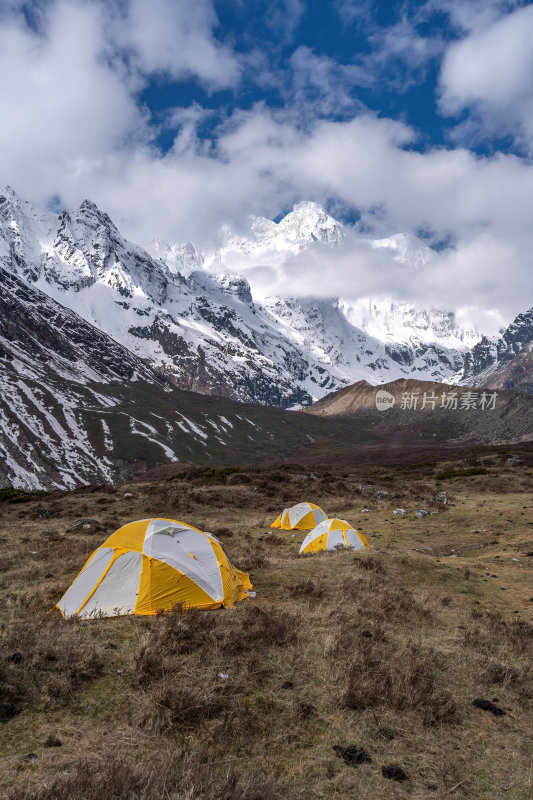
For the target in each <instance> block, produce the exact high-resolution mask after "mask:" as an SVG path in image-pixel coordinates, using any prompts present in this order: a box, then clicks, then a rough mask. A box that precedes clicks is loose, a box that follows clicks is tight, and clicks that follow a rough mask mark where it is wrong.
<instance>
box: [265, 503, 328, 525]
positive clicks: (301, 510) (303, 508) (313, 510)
mask: <svg viewBox="0 0 533 800" xmlns="http://www.w3.org/2000/svg"><path fill="white" fill-rule="evenodd" d="M327 517H328V515H327V514H325V513H324V511H322V509H321V508H320V507H319V506H316V505H315V504H314V503H298V504H297V505H295V506H292V508H284V509H283V511H282V512H281V514H280V515H279V517H278V518H277V519H275V520H274V522H273V523H272V525H271V526H270V527H271V528H281V529H282V530H284V531H309V530H311V528H314V527H315V525H318V523H319V522H322V521H323V520H325V519H327Z"/></svg>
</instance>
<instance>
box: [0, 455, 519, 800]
mask: <svg viewBox="0 0 533 800" xmlns="http://www.w3.org/2000/svg"><path fill="white" fill-rule="evenodd" d="M511 454H518V455H519V457H520V458H521V461H520V463H518V464H508V463H507V458H508V457H509V455H511ZM417 458H418V463H415V464H413V463H411V464H409V463H408V461H407V462H406V461H405V460H404V462H403V463H402V464H399V463H397V462H395V457H394V456H392V457H390V458H385V457H380V460H379V462H378V461H376V460H370V459H367V461H366V462H365V463H364V464H360V465H359V466H358V467H357V468H351V469H346V470H345V474H338V473H336V472H335V470H334V469H333V468H331V467H330V471H329V472H328V471H327V470H326V469H325V468H319V467H316V468H315V471H316V472H317V473H318V475H319V480H313V479H309V478H307V479H306V478H305V475H306V473H305V472H301V471H298V470H297V471H293V472H291V471H290V470H286V469H281V470H273V469H269V470H264V471H257V472H252V471H248V475H249V478H250V482H239V481H246V479H245V478H242V477H241V476H239V475H237V476H235V475H232V476H230V477H223V476H222V475H218V476H217V475H215V476H213V477H211V478H205V477H204V478H201V477H196V478H195V477H194V476H193V474H192V473H191V479H174V480H171V481H166V482H164V483H153V484H135V485H133V486H131V487H124V488H123V489H120V490H117V491H114V490H109V491H107V492H103V491H101V490H99V491H95V492H91V491H89V490H87V489H86V490H78V491H76V492H71V493H63V494H55V495H50V496H48V497H45V498H36V499H35V500H34V501H30V502H27V503H24V504H17V505H13V504H8V503H4V504H1V505H0V514H1V520H2V530H1V537H2V549H3V564H2V569H3V572H2V573H1V575H0V603H1V605H2V606H3V607H4V608H5V609H6V613H5V614H4V615H3V617H2V621H1V623H0V624H1V634H2V658H1V660H0V681H1V683H0V686H1V687H2V694H0V699H1V703H0V708H3V709H4V713H5V715H6V716H10V717H11V718H10V719H9V720H8V721H5V722H3V723H1V726H2V727H1V740H2V759H1V762H0V785H1V786H2V787H3V791H4V793H7V796H8V797H9V798H10V800H11V799H13V800H14V798H17V800H20V799H21V798H22V800H24V799H25V798H29V797H33V798H34V800H52V799H53V800H67V798H68V799H69V800H70V798H74V797H84V798H89V800H104V798H105V800H114V799H115V798H116V800H119V799H120V800H126V798H127V800H133V799H134V798H143V799H145V800H148V799H149V800H155V798H159V797H170V798H175V799H177V798H182V797H187V798H205V799H206V800H207V799H208V798H211V800H215V799H216V800H221V798H228V800H229V798H232V799H233V798H240V799H241V800H260V799H261V798H263V800H271V799H272V798H277V797H280V796H281V797H284V798H296V797H308V798H317V799H318V798H326V797H327V798H330V797H331V798H334V797H339V798H340V797H358V798H367V799H370V798H372V799H374V798H375V800H378V798H379V800H388V799H389V798H391V799H392V798H404V797H411V798H420V800H422V798H424V800H425V799H426V798H428V797H434V798H442V799H444V798H448V797H454V798H491V799H492V798H494V800H496V798H500V797H502V796H505V797H506V798H509V800H526V798H528V799H529V798H530V797H531V795H532V792H533V784H532V770H531V767H532V744H531V742H532V733H533V726H532V719H533V715H532V705H533V686H532V676H531V672H530V664H531V655H532V654H533V627H532V626H531V621H532V616H533V614H532V612H533V603H532V602H531V601H530V598H531V596H532V595H533V590H532V585H531V566H530V565H531V558H528V557H525V556H524V555H523V554H524V552H530V551H533V522H532V520H533V513H532V511H533V501H532V499H531V485H532V476H533V454H532V450H531V447H529V449H528V447H527V446H522V447H521V448H520V452H517V449H516V448H515V449H514V450H512V451H511V450H508V451H506V450H505V449H501V448H500V449H491V450H482V449H478V450H477V451H475V452H473V453H468V454H466V455H463V456H457V455H455V456H452V455H450V456H449V457H448V460H447V461H442V460H438V459H435V457H432V460H430V459H429V458H428V457H427V456H426V458H421V457H419V456H417ZM472 467H476V468H481V469H486V470H487V473H486V474H479V475H472V476H466V477H456V478H448V479H446V480H436V477H435V476H436V475H437V474H439V473H442V472H444V471H446V470H450V469H464V468H472ZM360 486H362V487H363V489H364V494H361V493H360V490H359V487H360ZM128 489H130V490H131V491H132V492H133V494H134V498H133V500H131V499H127V500H126V499H124V497H123V495H124V492H125V491H126V490H128ZM439 489H446V490H447V491H448V493H449V499H450V501H451V505H450V506H449V507H448V508H447V509H446V510H443V509H440V510H439V513H438V514H434V515H431V516H428V517H425V518H423V519H420V520H418V519H416V518H415V517H414V511H415V510H416V509H418V508H420V507H427V508H429V509H433V508H434V507H433V506H431V505H429V504H428V500H429V498H430V497H432V496H433V495H434V494H435V492H436V491H437V490H439ZM376 490H386V491H388V492H389V493H390V494H389V496H388V497H385V498H384V499H377V498H376V497H375V491H376ZM305 498H308V499H312V500H315V501H316V502H319V503H320V504H322V505H323V506H324V507H325V508H326V510H327V511H329V512H330V513H332V514H333V513H334V514H337V515H339V516H341V517H344V518H347V519H349V520H350V521H352V522H353V523H355V524H357V526H358V527H359V528H360V529H362V530H363V531H364V532H365V533H366V534H367V536H368V538H369V540H370V542H371V544H372V550H371V552H370V553H365V554H363V555H357V556H354V555H353V554H350V553H346V552H341V553H335V554H328V555H324V556H314V557H306V558H301V557H298V556H297V550H298V544H299V542H300V541H301V540H302V538H303V535H304V534H302V533H297V534H296V536H294V537H293V536H292V535H291V534H290V533H281V532H274V533H272V532H269V533H268V535H265V534H266V531H268V530H269V528H268V525H269V523H270V521H271V520H272V519H273V518H274V516H275V515H276V514H277V513H278V510H279V509H280V508H281V507H283V506H284V505H286V504H287V503H291V502H296V501H298V500H301V499H305ZM368 505H369V506H370V507H371V508H372V509H373V510H372V511H371V512H369V513H365V514H363V513H361V509H362V508H363V507H365V506H368ZM398 506H400V507H403V508H405V509H407V510H408V516H406V517H404V518H398V517H393V516H392V510H393V509H394V508H396V507H398ZM33 509H37V510H33ZM40 509H41V510H40ZM43 509H44V511H45V512H46V511H48V512H49V513H50V516H39V515H42V514H43ZM151 515H158V516H170V517H174V518H177V519H184V520H186V521H190V522H191V523H193V524H195V525H198V526H200V527H203V528H205V529H207V530H211V531H213V532H215V533H218V534H219V536H220V538H221V539H222V540H223V542H224V544H225V547H226V549H227V550H228V552H229V554H230V557H231V558H232V560H233V562H234V563H235V564H236V566H238V567H240V568H241V569H246V570H248V571H250V573H251V577H252V580H253V583H254V588H255V589H256V591H257V597H256V599H255V601H253V603H252V602H250V601H245V602H243V603H241V604H239V605H238V606H237V607H236V608H235V609H233V610H227V611H218V612H204V613H194V612H189V613H187V614H172V615H168V616H166V617H161V618H155V619H140V618H137V619H134V618H123V619H116V620H100V621H94V622H89V623H87V622H86V623H77V622H65V621H64V620H62V618H60V617H59V615H57V614H48V613H47V611H48V609H49V608H50V607H51V606H52V605H53V603H54V602H56V600H57V599H58V598H59V597H60V595H61V593H62V592H63V591H64V590H65V588H66V587H67V586H68V584H69V583H70V581H71V580H72V578H73V576H74V575H75V573H76V571H77V570H78V569H79V567H80V566H81V565H82V563H83V561H84V560H85V558H86V557H87V556H88V554H89V553H90V552H91V551H92V550H93V549H94V548H95V547H97V546H98V544H99V543H100V542H101V541H102V540H103V539H104V538H105V537H106V536H107V535H108V533H109V532H111V531H112V530H113V529H115V528H116V527H118V526H119V525H121V524H124V523H125V522H127V521H129V520H131V519H133V518H142V517H147V516H151ZM80 517H94V518H96V520H97V521H98V524H97V525H93V526H92V527H91V528H89V529H87V530H84V529H78V531H76V532H74V533H65V530H66V528H67V527H68V526H69V525H70V524H71V523H72V522H74V521H75V520H76V519H78V518H80ZM428 548H431V549H428ZM31 551H38V552H36V553H32V552H31ZM514 559H518V561H516V560H514ZM489 611H490V613H489ZM16 653H20V654H21V656H22V663H16V662H17V661H19V660H20V658H19V657H18V656H17V657H16V658H15V660H7V661H6V660H5V659H6V658H8V659H9V658H10V657H13V656H14V655H15V654H16ZM221 672H222V673H224V674H228V675H229V677H228V678H227V679H225V678H221V677H219V673H221ZM477 697H481V698H486V699H489V700H493V699H494V698H495V697H497V698H498V702H497V705H498V706H500V707H502V708H503V709H505V710H506V712H507V713H506V715H505V716H502V717H496V716H493V715H492V714H490V713H488V712H485V711H482V710H478V709H476V708H474V707H473V706H472V700H473V699H474V698H477ZM10 704H11V705H10ZM9 708H11V711H10V712H9V713H6V712H5V710H6V709H8V710H9ZM15 711H16V712H17V713H14V712H15ZM50 736H52V737H57V738H58V739H59V740H60V741H61V742H62V746H61V747H47V746H45V742H46V740H47V738H48V737H50ZM350 744H358V745H360V746H362V747H364V749H365V750H366V751H367V752H368V753H369V754H370V755H371V757H372V763H369V764H364V765H361V766H358V767H356V768H353V767H351V766H348V765H346V764H345V763H344V762H343V761H342V760H341V759H340V758H338V757H336V754H335V752H334V751H333V749H332V748H333V746H334V745H343V746H344V745H350ZM28 753H34V754H35V755H36V756H37V758H36V759H31V760H28V759H26V760H24V758H23V756H24V755H25V754H28ZM85 759H90V764H91V766H90V768H89V769H87V768H86V767H85V766H84V760H85ZM391 763H395V764H399V765H401V766H402V767H403V769H404V770H405V772H406V773H407V774H408V776H409V780H408V781H406V782H405V783H402V784H399V783H395V782H392V781H389V780H386V779H385V778H384V777H383V776H382V774H381V767H382V766H383V765H387V764H391ZM96 764H97V768H96ZM54 781H55V783H54ZM30 787H33V788H31V790H30ZM504 787H505V788H504Z"/></svg>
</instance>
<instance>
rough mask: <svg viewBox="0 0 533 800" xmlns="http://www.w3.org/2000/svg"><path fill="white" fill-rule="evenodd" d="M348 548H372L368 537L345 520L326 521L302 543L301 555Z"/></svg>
mask: <svg viewBox="0 0 533 800" xmlns="http://www.w3.org/2000/svg"><path fill="white" fill-rule="evenodd" d="M342 547H346V548H348V550H363V549H366V548H368V547H370V545H369V543H368V539H367V538H366V536H365V535H364V534H362V533H360V532H359V531H356V530H355V528H352V526H351V525H350V523H349V522H346V520H344V519H326V520H324V521H323V522H321V523H320V524H319V525H317V526H316V528H313V530H312V531H309V533H308V534H307V536H306V537H305V539H304V540H303V542H302V546H301V547H300V553H317V552H319V551H320V550H336V549H337V548H342Z"/></svg>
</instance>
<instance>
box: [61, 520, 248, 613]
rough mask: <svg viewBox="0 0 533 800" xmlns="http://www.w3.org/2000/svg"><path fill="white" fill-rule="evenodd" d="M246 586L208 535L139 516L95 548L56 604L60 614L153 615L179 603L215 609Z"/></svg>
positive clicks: (239, 597)
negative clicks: (139, 517)
mask: <svg viewBox="0 0 533 800" xmlns="http://www.w3.org/2000/svg"><path fill="white" fill-rule="evenodd" d="M251 588H252V584H251V583H250V579H249V577H248V575H247V574H246V573H245V572H240V571H239V570H237V569H235V568H234V567H233V566H232V565H231V563H230V561H229V559H228V557H227V555H226V553H225V552H224V549H223V547H222V545H221V544H220V542H219V540H218V539H217V538H216V537H215V536H213V535H212V534H210V533H203V532H202V531H199V530H198V529H197V528H193V527H192V526H191V525H186V524H185V523H183V522H176V521H175V520H172V519H143V520H138V521H137V522H130V523H129V524H128V525H124V527H122V528H119V530H118V531H115V533H113V534H112V535H111V536H110V537H109V539H107V540H106V541H105V542H104V543H103V545H101V547H99V548H98V549H97V550H95V551H94V553H93V554H92V555H91V557H90V558H89V560H88V561H87V563H86V564H85V566H84V567H83V569H82V570H81V572H80V573H79V575H78V576H77V577H76V579H75V580H74V583H73V584H72V585H71V586H70V588H69V589H67V591H66V592H65V594H64V595H63V597H62V598H61V600H60V601H59V603H58V604H57V606H56V608H58V609H59V610H60V611H61V613H62V614H63V616H64V617H73V616H78V617H116V616H120V615H122V614H157V613H158V612H160V611H168V610H169V609H171V608H172V606H174V605H176V604H178V603H181V604H183V606H185V607H187V606H195V607H197V608H218V607H219V606H232V605H233V604H234V603H235V602H237V601H238V600H242V599H243V598H244V597H246V596H247V594H248V591H249V590H251Z"/></svg>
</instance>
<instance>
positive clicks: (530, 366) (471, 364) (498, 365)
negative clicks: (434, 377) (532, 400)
mask: <svg viewBox="0 0 533 800" xmlns="http://www.w3.org/2000/svg"><path fill="white" fill-rule="evenodd" d="M461 383H464V384H466V385H469V384H470V385H473V384H477V385H479V386H485V387H487V388H491V389H517V390H518V391H521V392H528V393H530V394H533V308H531V309H529V311H526V312H525V313H524V314H519V315H518V316H517V317H516V319H515V320H514V321H513V322H512V323H511V324H510V325H509V327H508V328H507V329H506V330H505V331H504V333H503V334H502V336H501V337H500V338H499V339H496V340H490V339H487V338H486V337H483V338H482V340H481V341H480V342H479V343H478V344H476V345H475V347H473V348H472V350H471V352H469V353H467V355H466V357H465V364H464V372H463V377H462V380H461Z"/></svg>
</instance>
